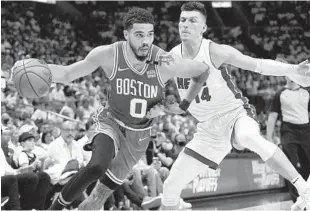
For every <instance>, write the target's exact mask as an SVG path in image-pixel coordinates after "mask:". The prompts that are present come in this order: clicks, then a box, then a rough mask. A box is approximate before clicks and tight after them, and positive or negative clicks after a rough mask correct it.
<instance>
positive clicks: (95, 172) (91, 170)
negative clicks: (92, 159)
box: [85, 163, 106, 179]
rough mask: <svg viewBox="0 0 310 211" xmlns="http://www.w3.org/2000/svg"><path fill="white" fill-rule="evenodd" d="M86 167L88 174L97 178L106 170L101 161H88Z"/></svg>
mask: <svg viewBox="0 0 310 211" xmlns="http://www.w3.org/2000/svg"><path fill="white" fill-rule="evenodd" d="M85 168H86V172H87V173H88V175H89V176H90V177H93V178H95V179H98V178H100V177H101V176H102V175H104V173H105V172H106V168H104V167H103V166H102V165H100V164H99V163H88V165H87V166H86V167H85Z"/></svg>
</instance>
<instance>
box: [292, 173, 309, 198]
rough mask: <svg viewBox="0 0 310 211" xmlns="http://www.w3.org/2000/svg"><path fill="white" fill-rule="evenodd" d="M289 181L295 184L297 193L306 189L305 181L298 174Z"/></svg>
mask: <svg viewBox="0 0 310 211" xmlns="http://www.w3.org/2000/svg"><path fill="white" fill-rule="evenodd" d="M308 181H309V178H308ZM290 182H291V183H292V184H293V185H294V186H295V188H296V189H297V191H298V193H299V195H300V194H302V193H303V192H304V191H305V190H306V188H307V183H306V181H305V180H304V179H303V178H302V176H301V175H298V177H297V178H295V179H293V180H292V181H290Z"/></svg>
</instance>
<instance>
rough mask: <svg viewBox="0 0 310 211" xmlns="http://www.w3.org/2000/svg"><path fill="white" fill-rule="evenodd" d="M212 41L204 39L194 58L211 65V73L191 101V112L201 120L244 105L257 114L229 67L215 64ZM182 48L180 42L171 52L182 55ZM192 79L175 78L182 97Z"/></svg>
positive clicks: (249, 112) (206, 119)
mask: <svg viewBox="0 0 310 211" xmlns="http://www.w3.org/2000/svg"><path fill="white" fill-rule="evenodd" d="M210 43H211V40H207V39H203V40H202V43H201V46H200V49H199V52H198V54H197V56H196V57H195V58H194V60H197V61H201V62H205V63H206V64H208V65H209V67H210V75H209V78H208V80H207V81H206V83H205V84H204V86H203V88H202V89H201V90H200V92H199V94H198V96H196V98H195V100H193V102H192V103H191V105H190V107H189V109H188V110H189V112H190V113H191V114H192V115H193V116H194V117H195V118H196V119H197V120H198V121H200V122H204V121H208V120H210V119H213V118H219V117H221V116H222V115H223V114H226V113H227V112H229V111H231V110H235V109H239V108H240V109H242V108H243V107H244V108H245V109H246V110H247V112H248V114H249V115H253V116H255V112H254V111H253V109H252V108H251V106H250V105H249V104H248V99H247V98H245V97H243V96H242V93H241V91H240V90H239V89H238V88H237V86H236V84H235V83H234V81H233V80H232V77H231V75H230V73H229V72H228V70H227V68H224V69H222V70H219V69H217V68H215V67H214V66H213V64H212V62H211V59H210V53H209V46H210ZM181 48H182V45H181V44H179V45H177V46H176V47H174V48H173V49H172V50H171V52H173V53H175V54H177V55H180V56H182V53H181ZM190 80H191V79H190V78H180V77H176V78H175V82H176V85H177V88H178V90H179V94H180V97H181V99H183V98H184V96H185V93H186V91H187V89H188V87H189V83H190Z"/></svg>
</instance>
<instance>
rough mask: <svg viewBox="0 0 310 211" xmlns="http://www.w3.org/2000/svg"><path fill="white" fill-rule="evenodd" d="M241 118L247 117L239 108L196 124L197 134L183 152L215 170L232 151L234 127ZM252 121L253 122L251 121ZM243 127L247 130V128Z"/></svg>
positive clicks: (242, 109)
mask: <svg viewBox="0 0 310 211" xmlns="http://www.w3.org/2000/svg"><path fill="white" fill-rule="evenodd" d="M242 116H248V113H247V111H246V109H244V108H243V107H239V108H237V109H233V110H231V111H229V112H226V113H223V114H219V115H215V116H214V117H213V118H212V119H210V120H209V121H205V122H200V123H198V124H197V132H196V133H195V135H194V138H193V140H191V141H190V142H189V143H188V144H187V145H186V149H185V150H184V152H185V153H186V154H188V155H190V156H193V157H194V158H196V159H198V160H200V161H201V162H203V163H205V164H206V165H208V166H209V167H210V168H212V169H216V168H217V167H218V165H219V164H220V163H221V162H222V160H223V159H224V158H225V156H226V155H227V154H228V153H229V152H230V151H231V150H232V143H231V140H232V135H233V130H234V125H235V123H236V121H237V120H238V119H239V118H240V117H242ZM251 118H252V117H251ZM249 119H250V118H249ZM253 121H255V120H254V119H253ZM244 127H245V128H247V126H244ZM257 127H258V124H257Z"/></svg>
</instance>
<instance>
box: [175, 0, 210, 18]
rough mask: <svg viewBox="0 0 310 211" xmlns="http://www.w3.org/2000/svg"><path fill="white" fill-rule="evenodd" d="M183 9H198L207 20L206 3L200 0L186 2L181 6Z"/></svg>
mask: <svg viewBox="0 0 310 211" xmlns="http://www.w3.org/2000/svg"><path fill="white" fill-rule="evenodd" d="M181 11H198V12H200V13H201V14H202V15H203V16H204V17H205V18H206V20H207V11H206V9H205V5H204V4H203V3H201V2H198V1H190V2H187V3H184V4H183V5H182V7H181Z"/></svg>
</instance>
